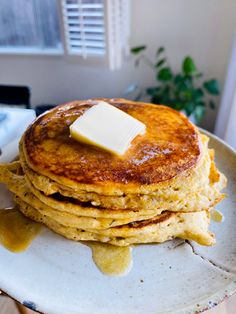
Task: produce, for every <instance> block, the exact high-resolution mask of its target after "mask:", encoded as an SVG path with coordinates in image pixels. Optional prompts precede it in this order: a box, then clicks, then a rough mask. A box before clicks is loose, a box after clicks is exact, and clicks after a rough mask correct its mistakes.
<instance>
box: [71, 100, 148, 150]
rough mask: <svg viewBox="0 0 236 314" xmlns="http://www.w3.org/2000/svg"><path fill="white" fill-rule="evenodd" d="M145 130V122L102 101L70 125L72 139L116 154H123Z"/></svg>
mask: <svg viewBox="0 0 236 314" xmlns="http://www.w3.org/2000/svg"><path fill="white" fill-rule="evenodd" d="M145 130H146V126H145V124H143V123H142V122H140V121H139V120H137V119H135V118H133V117H131V116H130V115H128V114H127V113H125V112H124V111H122V110H119V109H117V108H116V107H114V106H112V105H110V104H108V103H106V102H104V101H100V102H98V103H97V104H96V105H94V106H93V107H91V108H89V109H88V110H86V111H85V112H84V114H83V115H82V116H80V117H79V118H78V119H76V120H75V122H74V123H73V124H72V125H71V126H70V134H71V136H72V137H73V138H74V139H76V140H78V141H80V142H83V143H86V144H92V145H96V146H99V147H101V148H103V149H106V150H108V151H110V152H112V153H115V154H118V155H123V154H124V153H125V152H126V150H127V149H128V148H129V146H130V144H131V142H132V140H133V139H134V138H135V137H136V136H137V135H139V134H144V133H145Z"/></svg>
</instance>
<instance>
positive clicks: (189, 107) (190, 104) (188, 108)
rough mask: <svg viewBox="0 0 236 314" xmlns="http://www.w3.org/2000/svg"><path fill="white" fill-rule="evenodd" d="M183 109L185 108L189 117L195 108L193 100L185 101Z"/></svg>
mask: <svg viewBox="0 0 236 314" xmlns="http://www.w3.org/2000/svg"><path fill="white" fill-rule="evenodd" d="M184 110H185V112H186V114H187V116H188V117H189V116H190V115H191V114H192V113H193V112H194V110H195V103H194V102H193V101H188V102H186V104H185V106H184Z"/></svg>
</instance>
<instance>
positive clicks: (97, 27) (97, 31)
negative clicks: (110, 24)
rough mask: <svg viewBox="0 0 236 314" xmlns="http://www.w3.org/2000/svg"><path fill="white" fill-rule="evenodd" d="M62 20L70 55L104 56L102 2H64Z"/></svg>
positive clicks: (98, 0)
mask: <svg viewBox="0 0 236 314" xmlns="http://www.w3.org/2000/svg"><path fill="white" fill-rule="evenodd" d="M63 18H64V25H65V32H66V40H67V49H68V52H69V53H70V54H80V55H83V56H85V57H86V56H87V55H104V54H105V46H106V43H105V26H104V2H103V0H94V1H88V0H65V1H63Z"/></svg>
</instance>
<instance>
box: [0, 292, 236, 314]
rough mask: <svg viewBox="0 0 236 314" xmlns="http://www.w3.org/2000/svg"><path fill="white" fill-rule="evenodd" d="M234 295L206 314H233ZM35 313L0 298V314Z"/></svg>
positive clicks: (11, 301)
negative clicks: (20, 308) (21, 310)
mask: <svg viewBox="0 0 236 314" xmlns="http://www.w3.org/2000/svg"><path fill="white" fill-rule="evenodd" d="M235 308H236V295H233V296H232V297H230V298H229V299H228V300H226V301H224V302H222V303H221V304H219V305H218V306H216V307H215V308H214V309H212V310H209V311H206V312H205V313H206V314H235ZM34 313H35V312H33V311H31V310H28V309H25V313H24V312H20V311H19V309H18V308H17V306H16V304H15V302H14V301H13V300H11V299H10V298H8V297H4V296H2V297H1V296H0V314H34Z"/></svg>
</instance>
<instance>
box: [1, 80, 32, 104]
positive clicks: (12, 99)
mask: <svg viewBox="0 0 236 314" xmlns="http://www.w3.org/2000/svg"><path fill="white" fill-rule="evenodd" d="M0 104H4V105H15V106H18V105H19V106H24V107H25V108H27V109H29V108H30V89H29V87H27V86H14V85H11V86H10V85H0Z"/></svg>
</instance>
